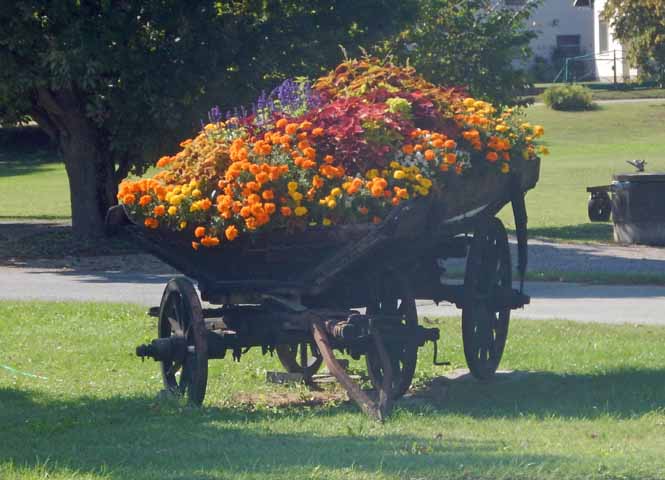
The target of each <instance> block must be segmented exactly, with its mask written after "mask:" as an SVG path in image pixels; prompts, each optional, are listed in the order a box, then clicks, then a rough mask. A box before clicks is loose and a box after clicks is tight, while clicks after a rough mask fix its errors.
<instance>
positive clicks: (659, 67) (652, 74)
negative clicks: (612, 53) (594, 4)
mask: <svg viewBox="0 0 665 480" xmlns="http://www.w3.org/2000/svg"><path fill="white" fill-rule="evenodd" d="M603 16H604V17H605V18H606V19H607V20H608V21H609V22H610V24H611V25H612V27H613V28H614V36H615V37H616V38H617V39H618V40H619V41H620V42H621V43H622V44H623V47H624V48H625V49H626V50H627V54H628V58H629V60H630V61H631V63H633V65H635V66H637V67H638V68H639V69H640V76H641V77H643V78H653V79H655V80H657V81H658V82H659V83H660V85H661V86H662V85H665V1H663V0H608V2H607V3H606V4H605V9H604V11H603Z"/></svg>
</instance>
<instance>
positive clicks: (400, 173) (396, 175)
mask: <svg viewBox="0 0 665 480" xmlns="http://www.w3.org/2000/svg"><path fill="white" fill-rule="evenodd" d="M405 177H406V173H405V172H404V170H395V172H394V173H393V178H394V179H395V180H402V179H404V178H405Z"/></svg>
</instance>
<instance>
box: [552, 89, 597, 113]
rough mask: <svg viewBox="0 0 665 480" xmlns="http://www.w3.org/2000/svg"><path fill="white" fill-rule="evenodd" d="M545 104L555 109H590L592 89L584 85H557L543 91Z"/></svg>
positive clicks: (592, 104)
mask: <svg viewBox="0 0 665 480" xmlns="http://www.w3.org/2000/svg"><path fill="white" fill-rule="evenodd" d="M543 101H544V102H545V105H547V106H548V107H550V108H552V109H554V110H590V109H592V108H593V106H594V103H593V100H592V96H591V90H590V89H588V88H587V87H585V86H582V85H556V86H554V87H549V88H548V89H546V90H545V92H544V93H543Z"/></svg>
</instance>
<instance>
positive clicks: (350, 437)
mask: <svg viewBox="0 0 665 480" xmlns="http://www.w3.org/2000/svg"><path fill="white" fill-rule="evenodd" d="M0 404H2V405H3V411H2V413H0V420H2V422H1V423H2V424H3V435H2V436H1V437H0V464H2V463H5V464H7V463H10V464H13V465H14V466H16V467H17V468H26V469H36V470H38V469H43V468H44V466H45V463H44V460H45V459H48V462H47V464H46V470H49V471H51V472H54V473H58V472H60V473H69V472H72V471H73V472H76V473H77V474H81V473H83V474H86V473H93V474H94V473H103V474H104V478H117V479H126V478H167V479H168V478H187V479H207V478H213V477H214V478H220V477H219V476H220V474H223V475H225V476H224V478H234V477H235V476H237V475H239V474H242V473H251V474H254V475H256V476H262V475H268V474H282V475H288V474H289V473H290V474H292V475H295V477H294V478H299V476H300V475H307V476H308V477H309V475H310V474H313V473H317V472H319V470H320V472H319V473H320V474H321V475H323V476H322V477H321V478H325V476H326V475H327V474H329V471H330V470H348V469H350V468H353V470H354V471H357V472H361V473H363V472H367V474H371V473H372V472H377V471H380V472H382V473H384V474H389V475H402V474H403V473H404V472H408V473H409V478H418V477H420V476H422V475H431V474H432V473H433V472H437V471H439V472H444V471H452V470H453V469H455V471H456V472H460V470H459V469H460V465H462V466H463V467H462V468H467V469H470V470H471V471H475V472H486V471H490V470H491V469H492V468H496V467H498V466H500V465H502V464H511V465H515V464H517V465H520V464H521V465H525V464H538V465H542V464H543V463H546V462H556V461H560V458H559V457H556V456H554V455H532V454H531V455H530V454H524V455H520V456H518V457H517V458H515V457H514V456H511V457H506V456H505V455H502V444H501V442H499V441H495V440H492V439H487V440H483V441H475V440H463V441H462V440H449V439H447V438H446V436H445V432H443V431H442V434H441V435H440V436H436V437H434V438H430V437H424V436H412V435H408V434H386V435H374V434H368V433H366V432H363V428H367V427H366V425H367V421H364V420H363V419H359V420H360V422H358V421H355V419H353V420H352V425H348V426H347V432H348V433H346V434H342V435H340V434H327V433H326V431H325V428H324V429H323V431H320V432H316V433H310V432H303V431H302V430H303V429H302V422H303V420H304V419H305V417H303V415H302V412H300V414H298V413H296V412H294V413H287V414H286V415H285V414H284V413H282V412H277V413H274V412H272V411H268V410H264V411H253V412H249V411H243V410H239V409H232V408H230V409H224V408H203V409H200V410H190V409H186V408H179V407H177V406H175V405H173V404H166V405H164V404H163V403H156V402H155V401H153V400H151V399H150V398H146V397H130V398H120V397H113V398H109V399H95V398H79V399H75V400H72V401H62V400H59V399H56V398H52V397H49V396H45V395H43V394H40V393H37V392H26V391H18V390H13V389H0ZM347 409H348V407H346V406H341V407H333V408H330V409H321V410H318V411H317V410H315V411H314V416H323V417H331V418H330V420H333V418H332V417H335V416H336V414H337V413H338V412H340V411H344V410H347ZM308 415H309V414H308ZM358 415H360V413H358ZM285 417H291V418H290V419H289V418H285ZM280 420H285V421H284V423H277V422H278V421H280ZM324 420H325V418H324ZM363 425H365V427H363ZM289 430H293V432H294V433H288V431H289ZM373 430H374V429H373ZM337 431H339V429H337ZM374 431H376V430H374ZM460 473H463V472H460ZM271 478H272V477H271ZM317 478H318V477H317Z"/></svg>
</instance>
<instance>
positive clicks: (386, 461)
mask: <svg viewBox="0 0 665 480" xmlns="http://www.w3.org/2000/svg"><path fill="white" fill-rule="evenodd" d="M424 321H426V322H427V323H428V324H429V325H432V324H436V325H438V326H440V327H442V329H443V330H442V331H443V333H444V346H445V348H444V352H445V356H446V357H447V358H448V359H449V360H451V362H452V367H451V368H456V367H460V366H462V365H463V356H462V351H461V345H460V333H459V325H458V319H444V320H437V321H428V320H424ZM154 323H155V322H154V320H153V319H148V318H147V317H145V316H144V315H143V312H142V310H141V309H139V308H137V307H131V306H124V305H102V304H52V303H12V302H9V303H7V302H5V303H0V331H2V335H0V364H2V368H0V405H2V407H1V408H0V425H2V428H1V429H0V478H3V479H18V478H20V479H38V478H40V479H41V478H47V477H48V478H55V479H69V478H84V479H100V478H103V479H126V478H132V479H175V478H183V479H184V478H187V479H236V478H239V479H255V478H261V479H282V478H286V479H295V478H321V479H369V478H372V479H374V478H379V479H398V478H399V479H416V478H417V479H448V478H451V479H534V478H538V479H572V478H575V479H578V478H579V479H582V478H583V479H638V478H640V479H656V478H663V477H665V458H663V456H662V451H663V448H665V410H664V407H665V400H664V399H665V350H663V348H662V345H663V344H664V343H665V329H663V328H658V327H652V326H648V327H647V326H630V325H626V326H603V325H580V324H574V323H570V322H562V321H556V322H554V321H551V322H534V321H514V322H513V324H512V326H511V334H510V337H509V345H508V348H507V351H506V355H505V358H504V362H503V367H504V368H509V369H516V370H519V371H521V372H523V373H519V374H513V375H508V376H506V377H505V378H503V379H502V380H499V381H496V382H493V383H489V384H479V383H476V382H455V383H453V384H449V385H450V386H449V387H448V388H447V389H444V390H441V389H437V388H434V387H431V386H430V387H428V384H430V383H431V381H432V379H434V378H435V377H437V376H439V375H440V374H441V373H442V371H443V370H442V368H441V367H433V366H432V365H431V354H432V351H431V347H430V346H428V347H427V348H425V349H424V350H422V351H421V355H420V357H419V365H418V378H417V379H416V385H417V388H416V393H415V395H414V396H413V397H411V398H410V399H405V400H402V401H401V402H399V403H398V404H397V408H396V411H395V412H394V414H393V415H392V417H391V418H390V419H389V420H388V421H387V422H386V423H385V424H383V425H380V424H377V423H374V422H373V421H371V420H368V419H367V418H365V417H364V416H363V415H362V414H361V413H359V411H358V410H357V408H355V406H353V405H350V404H347V403H339V402H332V403H329V404H326V405H323V406H290V407H289V406H287V407H280V408H277V407H273V406H271V405H269V404H263V403H262V402H261V400H260V399H261V394H263V395H266V397H265V398H268V397H267V396H268V395H271V394H272V395H274V394H275V393H278V394H279V393H288V394H290V395H293V394H296V396H297V397H302V398H304V399H306V398H307V395H308V394H307V391H306V390H305V389H301V388H300V387H282V386H274V385H267V384H266V383H265V380H264V377H265V372H266V371H267V370H277V369H279V366H278V364H277V362H276V360H275V359H273V358H271V357H269V356H266V357H263V356H261V355H260V353H257V352H254V351H252V352H250V353H249V354H247V355H245V356H244V357H243V359H242V361H241V362H240V363H234V362H232V361H231V360H230V359H227V360H221V361H220V360H217V361H213V362H211V364H210V365H211V371H210V376H209V389H208V396H207V398H206V402H205V406H204V408H202V409H190V408H187V407H184V406H182V405H180V404H179V403H177V402H174V401H172V400H168V399H158V398H157V395H156V394H157V392H158V391H159V389H160V388H161V382H160V378H159V375H158V374H157V365H156V364H155V363H154V362H152V361H150V362H145V363H142V362H140V361H139V360H138V359H137V358H136V357H134V356H133V353H132V351H133V348H134V346H135V345H136V344H138V343H140V342H143V341H145V340H148V339H149V338H151V337H152V336H153V332H154V330H155V325H154ZM6 367H10V368H12V369H15V370H11V371H10V370H7V369H6ZM354 367H355V368H358V364H354ZM17 371H18V372H20V373H17ZM26 373H29V374H34V375H38V376H40V377H43V378H35V377H30V376H26V375H25V374H26ZM436 383H437V382H436V381H435V384H436ZM252 392H253V393H257V392H258V393H259V396H258V397H255V398H258V400H256V401H255V402H254V404H252V405H247V404H241V403H239V402H238V400H237V398H238V396H241V395H243V394H248V393H252Z"/></svg>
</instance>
